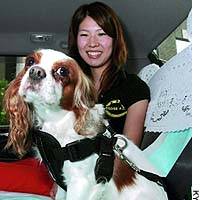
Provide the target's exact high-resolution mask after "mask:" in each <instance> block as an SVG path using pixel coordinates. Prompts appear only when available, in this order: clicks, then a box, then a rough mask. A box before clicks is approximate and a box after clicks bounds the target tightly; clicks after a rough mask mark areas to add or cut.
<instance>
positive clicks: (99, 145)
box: [0, 126, 166, 190]
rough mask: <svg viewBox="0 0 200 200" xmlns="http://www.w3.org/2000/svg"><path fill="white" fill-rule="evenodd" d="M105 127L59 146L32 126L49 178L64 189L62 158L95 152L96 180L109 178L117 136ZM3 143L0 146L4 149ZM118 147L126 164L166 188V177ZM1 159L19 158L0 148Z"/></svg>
mask: <svg viewBox="0 0 200 200" xmlns="http://www.w3.org/2000/svg"><path fill="white" fill-rule="evenodd" d="M107 131H108V132H109V133H110V137H109V136H108V135H106V134H105V133H106V132H107ZM107 131H106V132H105V133H103V134H98V135H97V136H96V137H94V138H84V139H81V140H77V141H75V142H72V143H69V144H67V145H66V146H65V147H61V145H60V143H59V142H58V141H57V140H56V139H55V138H54V137H53V136H52V135H50V134H48V133H46V132H43V131H40V130H36V129H31V130H30V134H31V135H32V138H33V143H34V145H36V146H37V147H38V149H39V151H40V154H41V156H42V159H43V162H44V164H45V165H46V166H47V168H48V169H49V172H50V174H51V176H52V178H53V179H54V181H55V182H56V183H57V184H58V185H59V186H60V187H61V188H63V189H64V190H67V186H66V184H65V183H64V177H63V176H62V168H63V165H64V161H65V160H69V161H71V162H76V161H80V160H83V159H85V158H87V157H88V156H90V155H92V154H93V153H96V154H98V155H99V158H98V159H97V161H96V166H95V170H94V173H95V178H96V182H97V183H100V182H101V183H105V182H108V181H109V180H110V179H111V178H112V175H113V166H114V158H115V154H114V150H113V149H115V151H116V146H115V143H116V141H117V137H114V135H115V134H116V133H115V132H113V130H112V129H111V127H110V126H108V127H107ZM6 140H7V137H5V138H4V140H1V142H2V141H3V142H2V143H0V144H1V145H0V146H2V145H3V146H4V145H5V144H6ZM3 146H2V147H1V148H0V149H4V148H3ZM119 151H120V150H119V149H118V150H117V152H118V153H119V155H120V159H121V160H122V161H124V162H125V163H126V164H128V165H129V166H130V167H131V168H132V169H133V170H134V171H136V172H137V173H138V174H140V175H142V176H144V177H145V178H147V179H148V180H150V181H153V182H156V183H157V184H159V185H160V186H163V187H164V189H165V190H166V187H165V177H160V176H158V175H156V174H153V173H150V172H147V171H143V170H141V169H138V168H137V167H136V166H135V165H134V163H132V162H131V161H129V159H128V158H126V156H125V155H124V154H123V152H122V151H121V152H119ZM10 154H11V156H10ZM27 156H33V152H32V151H30V152H29V153H28V154H27V155H26V156H25V157H27ZM8 157H11V159H8ZM0 160H1V161H15V160H18V158H17V157H16V155H14V154H13V153H9V152H7V151H4V150H1V152H0Z"/></svg>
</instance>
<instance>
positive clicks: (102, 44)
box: [77, 16, 113, 68]
mask: <svg viewBox="0 0 200 200" xmlns="http://www.w3.org/2000/svg"><path fill="white" fill-rule="evenodd" d="M77 46H78V50H79V54H80V56H81V57H82V59H83V60H84V61H85V62H86V63H87V64H88V65H90V66H91V67H94V68H97V67H107V66H108V65H109V63H110V58H111V54H112V50H113V39H112V38H111V37H110V36H108V35H107V34H106V33H105V32H104V31H103V29H102V28H101V27H100V26H99V25H98V24H97V23H96V22H95V21H94V20H93V19H92V18H91V17H89V16H87V17H86V18H85V19H84V20H83V21H82V22H81V24H80V25H79V30H78V37H77Z"/></svg>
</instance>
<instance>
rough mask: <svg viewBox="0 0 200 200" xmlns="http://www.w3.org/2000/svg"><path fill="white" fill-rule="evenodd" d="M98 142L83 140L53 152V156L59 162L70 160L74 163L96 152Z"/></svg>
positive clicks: (88, 139)
mask: <svg viewBox="0 0 200 200" xmlns="http://www.w3.org/2000/svg"><path fill="white" fill-rule="evenodd" d="M97 149H98V142H97V141H96V139H95V138H94V139H90V138H85V139H82V140H77V141H75V142H71V143H69V144H67V145H66V146H65V147H61V148H56V149H54V150H53V153H54V156H55V157H56V158H57V159H59V160H70V161H71V162H76V161H80V160H83V159H85V158H87V157H88V156H90V155H91V154H93V153H95V152H97Z"/></svg>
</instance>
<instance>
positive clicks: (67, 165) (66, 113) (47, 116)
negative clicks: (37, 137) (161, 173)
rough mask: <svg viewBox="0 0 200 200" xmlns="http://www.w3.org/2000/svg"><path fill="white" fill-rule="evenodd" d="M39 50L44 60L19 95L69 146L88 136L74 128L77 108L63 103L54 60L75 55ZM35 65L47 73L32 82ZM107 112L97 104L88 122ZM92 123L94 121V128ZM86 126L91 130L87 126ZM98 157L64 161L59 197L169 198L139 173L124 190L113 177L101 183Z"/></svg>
mask: <svg viewBox="0 0 200 200" xmlns="http://www.w3.org/2000/svg"><path fill="white" fill-rule="evenodd" d="M38 52H40V53H41V55H42V56H41V59H40V62H39V63H37V64H33V65H32V66H30V67H29V68H28V69H27V71H26V73H25V74H24V75H23V78H22V80H21V83H20V87H19V95H20V96H21V97H23V98H24V100H25V102H28V103H30V104H32V105H33V110H34V113H33V115H34V117H33V118H34V121H36V122H37V126H40V127H41V128H42V130H43V131H45V132H48V133H50V134H52V135H53V136H54V137H56V139H57V140H58V141H59V142H60V144H61V146H65V145H66V144H67V143H69V142H73V141H75V140H79V139H82V138H84V137H86V136H84V135H80V134H77V132H76V131H75V129H74V125H75V121H76V116H75V113H74V111H73V110H71V111H70V110H66V109H63V108H62V107H61V106H60V100H61V98H62V96H63V86H62V84H61V82H60V81H56V80H55V77H54V76H52V66H53V65H54V63H56V62H58V61H63V60H69V59H72V58H70V57H68V56H66V55H65V54H63V53H61V52H57V51H54V50H50V49H48V50H39V51H38ZM35 65H37V66H39V67H40V68H42V69H43V70H44V71H45V73H46V77H45V78H43V79H42V80H41V81H40V82H34V81H33V82H32V81H30V78H29V71H30V70H31V68H32V67H34V66H35ZM79 78H81V77H79ZM33 83H36V85H34V86H31V84H33ZM80 92H81V91H80ZM86 107H87V106H86ZM103 113H104V111H103V106H102V105H95V106H94V107H93V108H90V109H89V112H88V114H87V116H89V117H88V119H87V121H86V123H91V121H90V119H92V121H93V124H92V126H93V125H94V127H95V123H99V121H103V119H102V117H103ZM92 126H91V124H90V128H91V127H92ZM85 129H86V130H87V127H86V128H85ZM89 132H91V133H92V134H90V136H93V135H94V133H95V132H96V130H95V128H94V130H89ZM90 136H87V137H90ZM127 141H128V147H127V149H126V151H127V154H129V155H132V156H131V157H132V158H131V159H132V160H133V161H134V162H135V163H136V164H137V165H138V166H140V167H142V168H143V169H145V170H149V171H152V172H155V170H154V169H153V168H152V167H151V165H150V164H149V163H148V161H146V160H145V158H141V157H139V156H138V155H142V151H141V150H139V149H138V148H137V147H136V146H135V145H134V144H133V143H132V142H131V141H129V140H127ZM129 147H130V148H129ZM135 156H136V157H135ZM97 158H98V156H97V155H96V154H93V155H91V156H90V157H88V158H86V159H84V160H82V161H78V162H73V163H72V162H70V161H65V162H64V167H63V175H64V177H65V182H66V185H67V192H65V191H63V190H62V189H61V188H58V192H57V195H56V199H57V200H58V199H59V200H61V199H63V200H64V199H65V200H83V199H84V200H85V199H86V200H100V199H101V200H114V199H115V200H119V199H120V200H129V199H131V200H136V199H137V200H166V199H167V195H166V193H165V192H164V190H163V188H162V187H160V186H158V185H157V184H156V183H154V182H151V181H149V180H147V179H146V178H144V177H143V176H141V175H138V174H136V180H135V184H133V185H129V186H127V187H124V188H123V189H122V190H121V191H118V189H117V187H116V185H115V182H114V180H113V179H111V180H110V181H109V182H108V183H106V184H97V183H96V181H95V175H94V167H95V164H96V159H97ZM143 163H146V164H143Z"/></svg>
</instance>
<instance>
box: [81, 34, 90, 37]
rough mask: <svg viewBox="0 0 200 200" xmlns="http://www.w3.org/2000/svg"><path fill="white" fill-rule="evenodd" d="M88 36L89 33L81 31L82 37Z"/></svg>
mask: <svg viewBox="0 0 200 200" xmlns="http://www.w3.org/2000/svg"><path fill="white" fill-rule="evenodd" d="M87 36H88V34H86V33H81V34H80V37H87Z"/></svg>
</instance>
